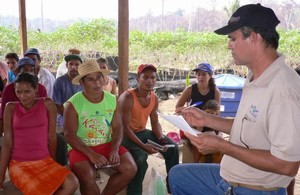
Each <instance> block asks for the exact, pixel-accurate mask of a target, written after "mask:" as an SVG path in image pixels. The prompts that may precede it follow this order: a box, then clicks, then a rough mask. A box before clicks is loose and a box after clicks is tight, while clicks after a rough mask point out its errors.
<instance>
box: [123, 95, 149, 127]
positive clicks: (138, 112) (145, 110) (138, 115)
mask: <svg viewBox="0 0 300 195" xmlns="http://www.w3.org/2000/svg"><path fill="white" fill-rule="evenodd" d="M128 92H130V93H131V95H132V97H133V108H132V110H131V121H130V124H129V127H130V129H132V130H133V132H139V131H142V130H144V129H145V128H146V124H147V120H148V117H149V116H150V113H151V112H152V111H153V109H154V108H155V93H154V92H152V91H151V99H150V103H149V105H148V106H146V107H143V106H142V105H141V104H140V102H139V100H138V98H137V96H136V93H135V91H134V89H131V90H128Z"/></svg>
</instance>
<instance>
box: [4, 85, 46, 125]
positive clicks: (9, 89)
mask: <svg viewBox="0 0 300 195" xmlns="http://www.w3.org/2000/svg"><path fill="white" fill-rule="evenodd" d="M41 97H48V96H47V91H46V88H45V87H44V85H42V84H40V83H39V84H38V93H37V98H41ZM11 101H17V102H19V101H20V100H19V99H18V97H17V95H16V93H15V84H14V83H10V84H8V85H7V86H6V87H4V89H3V92H2V101H1V111H0V120H3V115H4V108H5V105H6V103H7V102H11Z"/></svg>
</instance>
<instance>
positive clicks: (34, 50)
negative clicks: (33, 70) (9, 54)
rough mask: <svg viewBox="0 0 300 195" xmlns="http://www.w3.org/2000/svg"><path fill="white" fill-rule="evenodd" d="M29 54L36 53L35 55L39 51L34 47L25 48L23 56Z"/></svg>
mask: <svg viewBox="0 0 300 195" xmlns="http://www.w3.org/2000/svg"><path fill="white" fill-rule="evenodd" d="M30 54H33V55H36V56H38V55H40V53H39V51H38V50H37V49H36V48H29V49H27V50H26V51H25V54H24V56H28V55H30Z"/></svg>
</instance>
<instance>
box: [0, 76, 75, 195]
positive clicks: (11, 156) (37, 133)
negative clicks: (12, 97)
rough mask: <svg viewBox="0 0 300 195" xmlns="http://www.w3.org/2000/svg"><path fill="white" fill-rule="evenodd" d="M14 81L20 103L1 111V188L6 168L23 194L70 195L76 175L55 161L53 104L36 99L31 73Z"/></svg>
mask: <svg viewBox="0 0 300 195" xmlns="http://www.w3.org/2000/svg"><path fill="white" fill-rule="evenodd" d="M14 82H15V93H16V95H17V97H18V99H19V100H20V102H9V103H8V104H7V105H6V107H5V111H4V145H3V147H2V156H1V163H0V189H3V182H4V181H5V172H6V169H7V168H9V169H8V171H9V176H10V180H11V181H12V183H13V184H14V185H15V186H16V187H17V188H18V189H19V190H20V191H21V192H22V193H23V194H54V193H55V194H73V193H74V192H75V191H76V189H77V187H78V181H77V179H76V177H75V175H74V174H73V173H71V172H70V171H69V170H68V169H66V168H65V167H63V166H61V165H59V164H58V163H57V162H55V160H54V159H55V151H56V132H55V119H56V107H55V104H54V102H53V101H52V100H51V99H50V98H36V94H37V86H38V78H37V77H36V76H34V75H33V74H30V73H25V72H24V73H20V74H19V75H18V76H17V78H16V80H15V81H14Z"/></svg>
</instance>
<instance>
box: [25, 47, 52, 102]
mask: <svg viewBox="0 0 300 195" xmlns="http://www.w3.org/2000/svg"><path fill="white" fill-rule="evenodd" d="M24 56H26V57H29V58H31V59H32V60H33V61H34V63H35V69H34V74H35V75H37V77H38V78H39V83H41V84H42V85H44V86H45V87H46V90H47V94H48V96H49V97H52V96H53V85H54V82H55V78H54V76H53V74H52V73H51V72H50V71H49V70H48V69H46V68H43V67H41V56H40V53H39V51H38V50H37V49H36V48H29V49H28V50H27V51H26V52H25V54H24Z"/></svg>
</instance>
